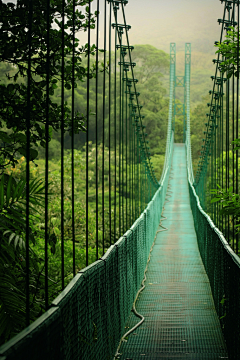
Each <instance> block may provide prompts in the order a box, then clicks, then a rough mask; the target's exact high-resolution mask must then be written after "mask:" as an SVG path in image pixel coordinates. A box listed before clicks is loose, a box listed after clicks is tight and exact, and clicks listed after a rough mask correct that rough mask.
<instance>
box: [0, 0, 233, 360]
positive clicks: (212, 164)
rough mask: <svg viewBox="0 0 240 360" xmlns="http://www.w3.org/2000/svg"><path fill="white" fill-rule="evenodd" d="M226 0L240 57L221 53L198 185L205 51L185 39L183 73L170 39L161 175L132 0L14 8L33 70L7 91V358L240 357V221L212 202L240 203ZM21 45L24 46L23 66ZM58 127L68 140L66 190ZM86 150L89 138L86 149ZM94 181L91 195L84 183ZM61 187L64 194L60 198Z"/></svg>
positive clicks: (0, 359) (3, 355) (1, 187)
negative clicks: (56, 145) (55, 153)
mask: <svg viewBox="0 0 240 360" xmlns="http://www.w3.org/2000/svg"><path fill="white" fill-rule="evenodd" d="M222 2H223V8H224V12H223V18H222V19H218V22H219V24H220V25H221V35H220V41H219V42H220V43H224V38H223V35H224V33H225V34H226V33H227V32H229V31H232V33H233V36H232V44H233V45H234V46H235V55H236V60H235V62H234V63H233V65H229V63H227V62H226V59H228V58H227V56H228V55H226V53H225V54H223V53H221V52H219V54H218V58H217V59H214V63H215V64H216V72H215V74H214V76H212V80H213V89H212V90H210V91H209V93H210V96H211V101H210V102H209V103H208V104H207V105H208V108H209V113H208V114H207V120H206V121H207V122H206V124H205V126H206V128H205V131H204V132H203V135H201V136H203V137H204V138H203V140H202V142H203V145H202V149H201V156H200V158H199V162H198V166H197V170H196V171H195V176H194V170H193V162H192V153H191V127H190V123H191V119H190V78H191V44H190V43H186V45H185V73H184V74H182V75H181V76H180V75H178V74H176V62H177V59H176V44H175V43H171V45H170V82H169V113H168V127H167V133H166V152H165V162H164V166H163V170H162V175H161V179H160V181H158V179H157V178H156V175H155V171H154V168H153V164H152V161H151V153H150V146H151V144H150V142H149V143H148V140H147V133H146V129H145V126H144V116H143V115H142V113H143V112H144V109H143V110H142V107H141V105H140V104H141V96H140V93H139V92H138V91H137V82H138V80H137V79H136V78H135V75H134V70H135V66H136V63H135V62H134V61H133V54H134V47H133V46H131V45H130V41H129V32H130V29H131V26H130V25H128V24H127V22H126V15H125V7H126V5H127V1H126V0H109V1H106V0H104V1H103V2H101V1H100V0H97V1H94V2H91V1H87V2H83V3H81V4H75V1H73V2H66V3H65V2H64V1H63V2H62V3H61V4H60V2H56V4H55V7H54V6H53V3H54V1H53V2H52V1H46V3H44V9H43V12H42V10H41V7H40V6H39V4H38V1H36V2H35V1H27V5H26V8H25V7H24V6H23V8H21V7H19V8H17V7H15V5H13V4H12V5H9V6H8V4H5V5H4V4H1V6H2V9H3V10H4V11H5V15H4V16H5V18H4V16H3V21H2V25H1V31H2V33H3V34H4V36H7V38H6V39H5V40H6V41H5V40H4V41H5V43H6V44H5V45H4V44H2V43H1V44H0V45H1V55H2V57H1V59H2V62H5V63H10V64H12V65H14V67H15V68H17V69H18V70H19V71H18V72H17V73H15V75H13V76H12V78H11V77H10V75H8V80H9V81H10V83H9V84H8V85H1V89H0V90H1V96H2V98H3V103H4V107H3V109H5V110H6V111H5V110H2V108H1V118H2V121H3V124H5V125H6V127H7V128H8V129H10V130H11V132H8V131H7V130H6V127H4V126H3V127H2V131H1V132H0V140H1V147H0V150H1V157H2V159H3V160H1V171H2V172H1V182H0V209H1V214H0V216H1V238H2V240H1V249H2V254H1V275H0V276H1V285H0V289H1V295H0V330H1V333H0V338H1V341H2V340H3V341H2V343H3V345H2V346H1V347H0V360H14V359H18V360H21V359H31V360H35V359H36V360H37V359H43V358H45V359H51V360H54V359H58V360H59V359H63V360H67V359H69V360H70V359H71V360H73V359H83V360H91V359H93V360H96V359H99V360H105V359H123V360H138V359H148V360H154V359H169V360H170V359H192V360H198V359H199V360H200V359H201V360H203V359H212V360H216V359H239V356H240V326H239V318H240V314H239V312H240V303H239V298H240V296H239V295H240V281H239V271H240V269H239V268H240V261H239V257H238V246H239V243H238V233H237V231H236V225H238V217H236V216H235V217H234V216H233V215H232V213H231V211H230V210H228V212H225V213H224V212H223V211H222V209H223V207H224V206H222V205H221V204H220V202H219V201H216V200H218V199H216V198H214V197H216V191H217V190H216V191H215V193H213V194H212V195H209V194H210V193H211V190H212V189H217V188H218V186H219V188H220V187H221V191H222V193H221V194H227V195H226V196H225V199H227V201H230V200H231V195H232V196H233V197H234V196H235V198H234V199H235V203H236V201H238V149H236V150H235V151H233V150H232V148H231V142H232V141H233V140H235V139H237V138H238V117H239V72H238V69H239V1H236V0H234V1H222ZM80 5H81V6H86V7H85V8H84V9H85V10H84V11H85V13H84V11H80V9H83V8H82V7H81V6H80ZM26 9H27V10H26ZM21 11H24V16H25V29H26V34H27V36H24V37H23V38H22V33H21V26H20V27H19V24H18V22H19V21H20V20H18V22H16V24H14V22H11V29H9V22H8V21H9V20H6V19H9V18H10V16H12V18H15V17H16V16H18V17H19V19H20V17H21ZM100 15H101V16H100ZM38 18H39V19H40V20H39V21H40V22H42V26H43V28H44V31H42V30H41V31H40V32H39V29H38V27H39V23H38V20H37V19H38ZM55 20H56V21H55ZM54 21H55V25H54V26H53V22H54ZM56 24H57V25H56ZM67 28H69V29H70V30H69V31H65V29H67ZM93 29H95V33H93ZM81 30H84V31H85V33H86V34H87V35H86V38H87V43H86V45H85V46H84V47H80V45H79V40H78V32H79V31H81ZM9 31H11V36H10V35H6V34H8V33H9ZM100 31H101V33H102V34H104V40H103V43H100V37H99V33H100ZM16 39H18V40H19V39H20V40H21V42H22V43H21V46H19V52H18V56H17V57H16V56H15V53H16V50H14V49H15V48H14V46H15V47H16ZM20 40H19V41H20ZM229 42H230V40H229V38H228V42H227V43H225V46H228V44H229ZM19 44H20V43H19ZM4 46H5V47H6V46H7V47H8V49H9V50H8V51H7V50H6V49H5V48H4ZM233 53H234V52H233ZM84 55H85V58H83V57H84ZM226 64H227V65H226ZM224 66H225V68H224V69H223V67H224ZM20 76H21V77H22V79H23V80H21V81H19V77H20ZM13 77H14V81H12V79H13ZM20 79H21V78H20ZM17 80H18V81H17ZM79 81H82V82H83V81H85V83H84V84H85V85H84V91H83V88H81V91H82V93H81V92H80V93H81V96H82V97H81V101H82V103H83V105H84V107H85V108H86V114H84V113H82V114H81V112H80V111H79V109H78V101H79V100H78V99H79V96H80V95H79V94H80V93H78V92H77V91H78V87H79V86H80V85H79ZM177 87H181V88H182V90H183V99H184V100H183V102H182V103H181V102H180V101H179V100H177V97H176V88H177ZM58 90H59V91H58ZM55 93H57V94H58V100H57V101H56V102H55V100H54V94H55ZM59 99H60V100H59ZM66 99H67V100H66ZM81 111H82V110H81ZM13 115H14V116H15V118H16V119H18V120H17V121H15V122H14V121H13V120H12V117H13ZM176 116H181V117H182V118H183V142H182V143H175V142H174V131H175V119H176ZM52 133H56V134H58V135H56V136H58V139H60V140H59V141H60V145H61V149H60V155H59V163H60V167H59V176H58V182H59V184H60V185H59V187H58V185H57V184H58V183H57V182H56V181H55V180H54V179H55V178H54V177H53V174H54V171H55V167H54V166H56V162H57V160H56V158H54V161H51V157H50V152H51V142H52V141H53V140H52V136H53V135H52ZM66 134H68V135H66ZM67 136H68V137H67ZM56 138H57V137H56ZM55 141H56V140H55ZM66 143H67V144H68V145H66ZM69 144H70V145H69ZM77 144H84V146H82V147H81V149H83V150H81V151H82V152H81V153H80V155H79V152H78V148H77ZM40 146H41V147H42V148H43V149H44V166H43V167H44V169H43V170H42V178H41V177H40V178H36V176H37V175H35V173H34V169H33V167H32V162H35V163H36V164H37V163H38V162H39V164H40V165H39V166H40V167H41V156H40V150H39V147H40ZM66 146H69V147H68V148H67V147H66ZM17 154H20V155H21V156H24V157H25V160H21V161H25V163H24V164H25V165H24V166H25V168H24V170H22V171H23V172H24V174H25V175H24V176H20V177H17V175H14V171H15V170H14V169H15V166H16V167H17V166H18V165H17V164H18V162H19V161H20V160H19V159H20V156H18V155H17ZM15 158H16V159H17V160H15ZM21 159H22V158H21ZM39 159H40V160H39ZM79 159H80V160H79ZM81 161H82V162H81ZM83 163H84V165H83ZM9 166H12V173H11V174H9V170H8V169H9ZM81 172H85V175H84V176H85V177H84V181H85V182H84V184H82V185H81V186H83V189H84V191H83V192H84V195H82V194H81V192H78V190H77V188H78V183H77V178H78V177H79V176H80V173H81ZM15 174H16V172H15ZM69 174H70V175H69ZM67 186H70V189H68V187H67ZM55 188H56V189H57V190H56V191H58V192H59V198H57V197H55V198H54V199H57V200H54V199H53V198H52V197H51V196H52V192H53V190H54V189H55ZM229 188H231V190H230V191H229ZM219 191H220V190H219ZM214 194H215V195H214ZM79 196H80V197H81V196H84V199H83V201H81V204H82V205H79V203H80V202H79V201H78V200H79V199H78V197H79ZM211 199H212V201H211ZM53 201H56V203H54V204H55V205H54V206H55V208H57V206H58V209H59V211H57V212H56V213H54V209H55V208H53V207H51V203H52V202H53ZM57 202H59V205H56V204H58V203H57ZM69 204H70V205H69ZM19 214H20V215H19ZM54 214H55V215H54ZM53 218H54V219H53ZM58 219H59V224H60V225H59V229H58V228H57V225H56V224H57V221H58ZM69 219H70V220H69ZM79 219H80V220H79ZM38 223H40V225H39V226H38V225H36V224H38ZM38 243H39V244H40V245H39V247H38ZM69 248H70V249H71V251H70V256H69V255H68V251H69V250H68V249H69ZM82 259H83V260H82ZM14 269H16V273H15V274H14V271H13V270H14ZM13 274H14V275H13ZM56 296H57V297H56Z"/></svg>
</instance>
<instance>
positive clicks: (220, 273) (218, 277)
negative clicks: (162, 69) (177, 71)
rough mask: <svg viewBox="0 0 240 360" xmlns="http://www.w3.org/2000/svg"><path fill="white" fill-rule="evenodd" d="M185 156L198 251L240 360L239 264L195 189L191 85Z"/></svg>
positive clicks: (229, 345) (225, 331)
mask: <svg viewBox="0 0 240 360" xmlns="http://www.w3.org/2000/svg"><path fill="white" fill-rule="evenodd" d="M187 97H188V101H187V103H188V109H187V131H186V154H187V167H188V185H189V193H190V203H191V209H192V213H193V219H194V226H195V230H196V234H197V241H198V247H199V251H200V254H201V257H202V260H203V264H204V267H205V269H206V273H207V275H208V278H209V281H210V285H211V290H212V294H213V299H214V303H215V308H216V311H217V315H218V317H219V319H220V322H221V327H222V331H223V334H224V338H225V341H226V345H227V350H228V355H229V359H236V360H237V359H239V357H240V355H239V354H240V323H239V316H240V279H239V275H240V261H239V257H238V256H237V255H236V254H235V253H234V252H233V250H232V249H231V248H230V246H229V245H228V243H227V241H226V240H225V238H224V236H223V234H222V233H221V232H220V231H219V229H218V228H217V227H216V226H215V225H214V223H213V222H212V220H211V218H210V217H209V216H208V215H207V214H206V213H205V212H204V211H203V209H202V207H201V205H200V201H199V198H198V196H197V194H196V192H195V189H194V187H193V183H194V176H193V170H192V156H191V140H190V105H189V97H190V84H189V81H188V83H187Z"/></svg>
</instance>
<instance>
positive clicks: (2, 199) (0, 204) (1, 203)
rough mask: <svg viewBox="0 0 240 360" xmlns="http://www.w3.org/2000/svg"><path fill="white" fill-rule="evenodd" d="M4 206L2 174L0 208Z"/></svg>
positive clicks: (2, 180)
mask: <svg viewBox="0 0 240 360" xmlns="http://www.w3.org/2000/svg"><path fill="white" fill-rule="evenodd" d="M3 206H4V174H3V175H2V179H1V181H0V210H2V209H3Z"/></svg>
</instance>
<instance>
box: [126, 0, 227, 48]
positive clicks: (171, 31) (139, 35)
mask: <svg viewBox="0 0 240 360" xmlns="http://www.w3.org/2000/svg"><path fill="white" fill-rule="evenodd" d="M223 9H224V4H221V2H220V1H219V0H129V3H128V5H127V6H126V7H125V12H126V18H127V22H128V23H129V24H130V25H132V29H131V32H130V33H129V36H130V39H131V43H132V44H151V45H154V46H156V47H157V48H160V49H162V50H165V51H166V52H169V43H170V42H176V44H177V48H178V49H183V47H184V43H185V42H192V50H193V51H194V50H195V51H198V50H201V51H204V47H203V45H202V43H203V42H204V43H206V47H205V48H207V49H211V47H212V45H213V43H214V41H216V40H219V36H220V26H219V25H218V23H217V19H218V18H222V16H223Z"/></svg>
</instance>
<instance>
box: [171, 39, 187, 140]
mask: <svg viewBox="0 0 240 360" xmlns="http://www.w3.org/2000/svg"><path fill="white" fill-rule="evenodd" d="M190 72H191V44H190V43H186V44H185V73H184V76H177V75H176V44H175V43H171V44H170V73H171V74H172V75H173V77H174V89H173V120H172V129H173V131H174V130H175V117H176V116H179V115H182V116H183V142H185V140H186V138H185V137H186V135H185V134H186V130H187V106H188V105H189V104H187V102H188V99H187V82H188V81H190ZM170 78H171V76H170ZM177 87H181V88H184V102H183V103H181V102H179V101H178V102H176V88H177Z"/></svg>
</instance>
